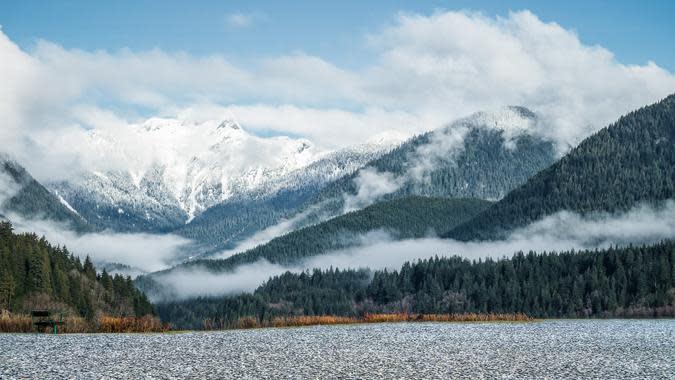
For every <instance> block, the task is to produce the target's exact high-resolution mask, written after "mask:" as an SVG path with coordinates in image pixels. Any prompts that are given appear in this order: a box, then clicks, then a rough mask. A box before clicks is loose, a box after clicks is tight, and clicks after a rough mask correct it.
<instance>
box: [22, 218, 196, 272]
mask: <svg viewBox="0 0 675 380" xmlns="http://www.w3.org/2000/svg"><path fill="white" fill-rule="evenodd" d="M9 220H11V222H12V224H13V226H14V229H15V230H16V231H17V232H27V233H35V234H36V235H38V236H44V237H45V238H46V239H47V240H48V241H49V242H50V243H51V244H53V245H60V246H66V247H67V248H68V250H69V251H70V252H71V253H73V254H75V255H76V256H78V257H80V258H81V259H84V258H85V257H86V256H87V255H89V256H90V257H91V259H92V261H93V262H94V264H95V265H97V266H101V265H103V264H107V263H120V264H124V265H128V266H130V267H131V268H132V270H133V271H132V272H130V273H129V274H138V273H139V272H153V271H158V270H162V269H166V268H169V267H170V266H172V265H175V264H177V263H178V262H179V261H180V260H181V258H182V252H183V248H186V247H187V246H189V244H190V243H191V241H190V240H187V239H185V238H183V237H181V236H177V235H171V234H167V235H156V234H149V233H116V232H113V231H104V232H96V233H84V234H78V233H75V232H73V231H72V230H70V229H69V228H68V227H67V226H65V225H61V224H59V223H55V222H52V221H48V220H26V219H24V218H21V217H19V216H17V215H12V214H10V215H9Z"/></svg>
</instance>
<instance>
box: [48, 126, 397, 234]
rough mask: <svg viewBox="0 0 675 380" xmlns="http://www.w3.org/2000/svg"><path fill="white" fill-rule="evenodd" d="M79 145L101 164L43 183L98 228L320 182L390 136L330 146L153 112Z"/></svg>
mask: <svg viewBox="0 0 675 380" xmlns="http://www.w3.org/2000/svg"><path fill="white" fill-rule="evenodd" d="M83 144H84V145H85V146H84V147H80V149H81V150H82V151H83V152H85V153H84V154H87V155H89V158H91V157H94V158H96V160H95V161H97V162H100V164H97V165H95V167H96V168H95V169H90V170H88V171H86V172H84V173H81V175H78V176H74V178H73V179H68V180H63V181H55V182H52V183H50V184H48V187H49V188H50V189H51V190H52V191H53V192H54V193H55V194H56V195H58V196H59V197H61V198H62V199H64V200H65V201H66V202H67V203H68V204H70V205H72V207H73V208H74V209H75V210H77V212H78V213H80V215H82V216H83V217H84V218H85V219H87V220H88V221H89V222H90V223H91V224H92V225H95V226H98V227H99V228H102V229H104V228H111V229H114V230H118V231H169V230H172V229H175V228H177V227H179V226H181V225H184V224H185V223H186V222H189V221H191V220H192V219H194V218H195V217H196V216H197V215H199V214H200V213H202V212H203V211H204V210H206V209H208V208H210V207H213V206H215V205H218V204H221V203H223V202H225V201H228V200H242V199H265V198H269V197H271V196H274V195H275V194H276V193H278V192H279V191H281V190H288V189H293V188H299V187H305V188H306V187H307V186H312V187H317V188H318V187H320V186H322V184H324V183H326V182H327V181H331V180H333V179H335V178H338V177H340V176H342V175H344V174H348V173H350V172H351V171H353V170H356V169H357V168H358V167H360V166H362V165H363V164H365V163H366V162H367V161H369V160H372V159H374V158H376V157H378V156H379V155H380V154H382V153H383V152H384V151H386V150H387V149H388V147H389V146H391V139H385V140H380V141H377V142H374V143H369V144H364V145H361V146H358V147H353V148H349V149H345V150H342V151H337V152H335V151H333V152H331V151H324V150H321V149H318V148H317V147H315V146H314V145H313V144H312V143H311V142H310V141H309V140H307V139H303V138H291V137H285V136H274V137H260V136H256V135H254V134H251V133H248V132H247V131H245V130H244V129H243V128H242V127H241V126H240V125H239V124H237V123H236V122H234V121H231V120H225V121H207V122H202V123H194V122H186V121H181V120H176V119H160V118H152V119H150V120H148V121H146V122H144V123H142V124H138V125H131V126H127V127H124V128H117V129H94V130H91V131H90V132H89V133H88V135H87V137H86V139H85V141H84V142H83ZM89 161H92V160H89ZM98 167H100V169H99V168H98Z"/></svg>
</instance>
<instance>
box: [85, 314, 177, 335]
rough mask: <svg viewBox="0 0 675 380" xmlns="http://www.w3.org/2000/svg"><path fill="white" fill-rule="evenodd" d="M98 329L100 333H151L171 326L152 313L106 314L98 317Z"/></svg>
mask: <svg viewBox="0 0 675 380" xmlns="http://www.w3.org/2000/svg"><path fill="white" fill-rule="evenodd" d="M96 330H97V332H100V333H149V332H164V331H167V330H169V326H168V325H166V324H162V322H161V321H160V320H159V318H157V317H153V316H152V315H146V316H144V317H140V318H135V317H111V316H107V315H104V316H101V317H100V318H99V319H98V328H97V329H96Z"/></svg>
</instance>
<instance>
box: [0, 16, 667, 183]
mask: <svg viewBox="0 0 675 380" xmlns="http://www.w3.org/2000/svg"><path fill="white" fill-rule="evenodd" d="M230 16H236V14H233V15H230ZM240 16H245V17H234V19H235V20H237V21H235V22H237V23H239V24H243V23H245V22H246V21H245V20H248V21H250V18H251V17H252V16H255V15H249V14H245V13H242V14H240ZM366 38H367V40H368V42H369V45H370V46H371V48H372V52H373V58H374V59H373V60H372V61H373V62H374V63H373V64H370V65H368V66H365V67H362V68H359V69H347V68H343V67H340V66H338V65H336V64H333V63H332V62H330V61H327V60H325V59H323V58H321V57H317V56H312V55H308V54H305V53H302V52H289V54H287V55H283V56H279V57H266V58H261V59H257V60H252V61H249V62H246V63H245V64H243V63H238V62H233V61H231V60H229V59H227V58H226V57H224V56H220V55H212V56H200V57H198V56H192V55H190V54H187V53H181V52H165V51H161V50H150V51H130V50H125V49H123V50H119V51H114V52H109V51H83V50H78V49H65V48H63V47H61V46H59V45H56V44H54V43H51V42H48V41H41V42H39V43H38V44H37V46H36V47H35V49H34V50H32V51H30V52H25V51H22V50H21V49H19V48H18V47H17V46H16V44H14V43H13V42H12V41H11V40H9V39H8V38H7V36H6V35H4V34H1V33H0V82H1V83H3V86H2V88H0V117H1V118H2V120H3V125H2V128H0V137H2V138H3V141H5V142H6V144H5V147H4V148H3V149H6V150H8V151H10V153H13V154H14V155H15V156H16V157H17V158H18V159H19V160H20V161H21V162H22V163H24V164H25V165H26V166H27V167H28V169H29V170H31V171H35V172H36V175H37V176H38V177H41V176H42V175H46V174H48V173H49V172H54V171H55V170H56V169H57V168H56V166H57V165H61V166H62V167H64V168H66V167H70V166H71V165H72V164H73V162H72V161H69V160H68V159H66V158H64V157H63V155H62V154H54V151H56V150H58V149H60V148H59V147H57V146H55V145H54V144H52V143H51V140H50V138H49V137H50V136H53V135H54V134H58V133H59V132H55V131H60V130H68V129H69V130H71V131H72V130H73V129H76V128H79V129H87V128H98V127H101V126H106V127H108V128H113V127H114V125H115V124H117V123H119V124H129V123H134V122H138V121H139V116H138V112H139V109H143V110H144V112H149V113H150V114H153V115H158V116H168V117H172V116H176V115H178V114H182V113H185V111H186V110H191V109H193V110H194V109H198V108H204V107H211V108H213V109H221V110H226V111H228V112H231V113H233V114H234V115H235V116H236V117H237V119H238V120H239V121H240V123H241V124H242V125H243V126H244V127H245V128H250V129H253V130H259V131H272V132H275V133H280V134H283V133H290V134H294V135H300V136H306V137H308V138H311V139H312V140H313V141H314V142H315V143H316V144H318V145H319V146H321V147H325V148H336V147H340V146H344V145H347V144H354V143H358V142H362V141H365V140H366V139H368V137H370V136H373V135H376V134H378V133H382V132H383V131H387V130H394V131H396V132H399V133H405V134H407V135H411V134H415V133H420V132H423V131H426V130H430V129H434V128H437V127H439V126H441V125H442V124H445V123H447V122H448V121H451V120H454V119H456V118H459V117H462V116H466V115H468V114H470V113H473V112H475V111H477V110H484V109H494V108H497V107H501V106H503V105H509V104H515V105H524V106H526V107H529V108H531V109H533V110H534V111H536V112H539V113H540V114H541V115H542V117H543V118H544V120H545V121H547V122H546V123H543V124H542V125H543V126H546V128H545V129H544V130H542V131H541V132H542V133H543V134H545V135H547V136H550V137H552V138H554V139H555V140H556V141H558V142H559V144H560V146H562V147H563V148H566V147H567V146H568V145H570V144H574V143H576V142H578V141H579V140H580V139H581V138H583V137H585V136H587V135H588V134H590V133H591V132H593V131H595V130H597V129H599V128H601V127H603V126H605V125H607V124H608V123H610V122H612V121H614V120H615V119H616V118H617V117H618V116H620V115H621V114H624V113H626V112H628V111H630V110H632V109H635V108H637V107H640V106H643V105H645V104H648V103H651V102H654V101H656V100H658V99H660V98H662V97H664V96H666V95H668V94H669V93H671V92H673V91H675V76H674V75H673V74H672V73H670V72H668V71H666V70H664V69H663V68H661V67H659V66H657V65H656V64H655V63H653V62H648V63H646V64H644V65H626V64H622V63H621V62H618V61H617V60H616V58H615V57H614V56H613V54H612V53H611V52H610V51H608V50H606V49H604V48H602V47H600V46H588V45H585V44H583V43H582V42H581V41H580V39H579V37H578V36H577V35H576V34H575V33H574V32H573V31H570V30H567V29H565V28H563V27H562V26H560V25H558V24H555V23H545V22H542V21H541V20H540V19H538V18H537V16H535V15H534V14H532V13H530V12H528V11H522V12H515V13H510V14H508V15H507V16H505V17H498V18H491V17H486V16H483V15H481V14H476V13H468V12H436V13H434V14H431V15H420V14H405V13H404V14H400V15H398V16H397V17H396V19H395V20H393V22H392V23H391V24H390V25H389V26H388V27H386V28H384V29H381V30H379V31H376V32H375V33H373V34H371V35H369V36H367V37H366ZM111 105H112V106H111ZM87 107H88V108H90V109H102V112H99V113H97V114H93V113H92V114H90V115H89V116H88V117H83V112H82V111H81V110H82V109H84V108H87ZM106 108H109V110H106ZM67 135H68V134H63V136H67ZM71 135H73V134H72V133H71ZM62 145H65V146H68V147H69V149H70V150H77V149H79V146H78V144H75V143H73V142H70V143H69V142H68V141H63V142H62ZM61 149H62V148H61ZM139 153H142V152H139ZM84 157H86V155H85V156H84ZM80 159H84V158H80ZM45 167H49V170H43V168H45Z"/></svg>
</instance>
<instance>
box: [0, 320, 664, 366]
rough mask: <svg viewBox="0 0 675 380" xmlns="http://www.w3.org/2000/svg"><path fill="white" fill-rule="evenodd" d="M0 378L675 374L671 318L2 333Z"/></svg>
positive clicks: (0, 342) (0, 340)
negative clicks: (137, 332) (176, 331)
mask: <svg viewBox="0 0 675 380" xmlns="http://www.w3.org/2000/svg"><path fill="white" fill-rule="evenodd" d="M0 378H3V379H4V378H10V379H13V378H36V379H48V378H77V379H81V378H132V379H139V378H236V379H240V378H294V379H295V378H341V379H349V378H445V379H447V378H602V379H605V378H640V379H642V378H672V379H675V320H656V321H646V320H612V321H583V320H579V321H546V322H537V323H478V324H463V323H396V324H372V325H348V326H319V327H305V328H286V329H261V330H246V331H225V332H195V333H183V334H151V335H59V336H50V335H17V334H0Z"/></svg>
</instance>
